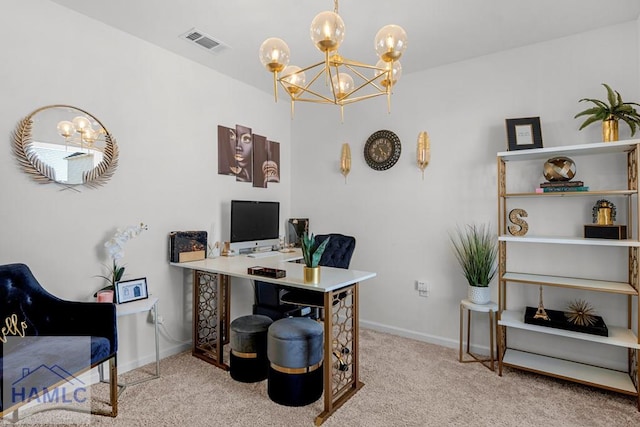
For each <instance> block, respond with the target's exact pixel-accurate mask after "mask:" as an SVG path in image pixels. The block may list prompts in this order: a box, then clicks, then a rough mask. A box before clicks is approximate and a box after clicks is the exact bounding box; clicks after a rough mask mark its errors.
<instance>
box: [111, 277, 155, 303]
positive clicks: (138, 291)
mask: <svg viewBox="0 0 640 427" xmlns="http://www.w3.org/2000/svg"><path fill="white" fill-rule="evenodd" d="M115 287H116V303H118V304H123V303H125V302H131V301H137V300H139V299H145V298H149V292H148V291H147V278H146V277H142V278H140V279H133V280H122V281H120V282H117V283H116V286H115Z"/></svg>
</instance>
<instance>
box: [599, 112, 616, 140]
mask: <svg viewBox="0 0 640 427" xmlns="http://www.w3.org/2000/svg"><path fill="white" fill-rule="evenodd" d="M602 140H603V141H604V142H613V141H617V140H618V119H616V118H615V117H609V118H607V119H605V120H603V121H602Z"/></svg>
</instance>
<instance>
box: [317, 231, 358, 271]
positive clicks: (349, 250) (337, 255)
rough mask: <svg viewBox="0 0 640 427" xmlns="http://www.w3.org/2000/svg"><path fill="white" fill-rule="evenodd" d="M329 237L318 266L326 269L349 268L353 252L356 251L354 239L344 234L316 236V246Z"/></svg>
mask: <svg viewBox="0 0 640 427" xmlns="http://www.w3.org/2000/svg"><path fill="white" fill-rule="evenodd" d="M327 237H329V238H330V239H329V243H327V247H326V248H325V250H324V253H323V254H322V258H320V265H323V266H326V267H337V268H349V264H350V263H351V257H352V256H353V251H354V250H355V249H356V239H355V237H352V236H345V235H344V234H339V233H331V234H319V235H317V236H316V242H318V244H320V243H322V242H324V241H325V240H326V239H327Z"/></svg>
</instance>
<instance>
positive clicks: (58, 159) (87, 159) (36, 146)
mask: <svg viewBox="0 0 640 427" xmlns="http://www.w3.org/2000/svg"><path fill="white" fill-rule="evenodd" d="M14 148H15V151H16V154H17V155H18V157H19V161H20V163H21V165H22V166H23V168H24V169H25V171H26V172H27V173H29V174H31V175H32V176H33V177H34V178H35V179H36V180H38V181H40V182H43V178H45V181H47V182H50V181H54V182H57V183H60V184H65V185H78V184H88V185H90V186H97V185H102V184H104V182H105V181H106V180H107V179H108V178H110V176H111V175H112V174H113V171H114V169H115V166H116V164H117V157H118V152H117V146H116V144H115V141H114V140H113V138H112V136H111V135H110V134H109V132H108V131H107V129H106V128H105V127H104V125H103V124H102V123H101V122H100V121H99V120H98V119H97V118H96V117H94V116H93V115H91V114H90V113H88V112H86V111H84V110H81V109H79V108H76V107H72V106H68V105H51V106H47V107H43V108H40V109H38V110H36V111H34V112H33V113H31V114H30V115H29V116H27V117H26V118H25V119H23V120H22V121H21V122H20V124H19V125H18V129H17V130H16V133H15V138H14ZM48 180H50V181H48Z"/></svg>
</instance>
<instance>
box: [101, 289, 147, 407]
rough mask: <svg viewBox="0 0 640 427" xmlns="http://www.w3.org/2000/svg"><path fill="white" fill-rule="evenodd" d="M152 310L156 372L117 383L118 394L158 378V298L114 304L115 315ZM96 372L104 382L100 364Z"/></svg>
mask: <svg viewBox="0 0 640 427" xmlns="http://www.w3.org/2000/svg"><path fill="white" fill-rule="evenodd" d="M150 310H153V320H154V322H153V327H154V329H155V339H156V372H155V374H151V375H150V376H148V377H145V378H141V379H139V380H135V381H131V382H119V383H118V396H120V394H121V393H122V392H123V391H124V389H125V388H127V387H128V386H130V385H136V384H140V383H143V382H146V381H149V380H154V379H156V378H160V344H159V342H158V298H156V297H149V298H145V299H141V300H137V301H132V302H127V303H123V304H116V317H122V316H129V315H131V314H137V313H145V312H148V311H150ZM98 374H99V375H100V382H103V383H106V382H108V381H106V380H105V379H104V371H103V368H102V364H101V365H100V366H98Z"/></svg>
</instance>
